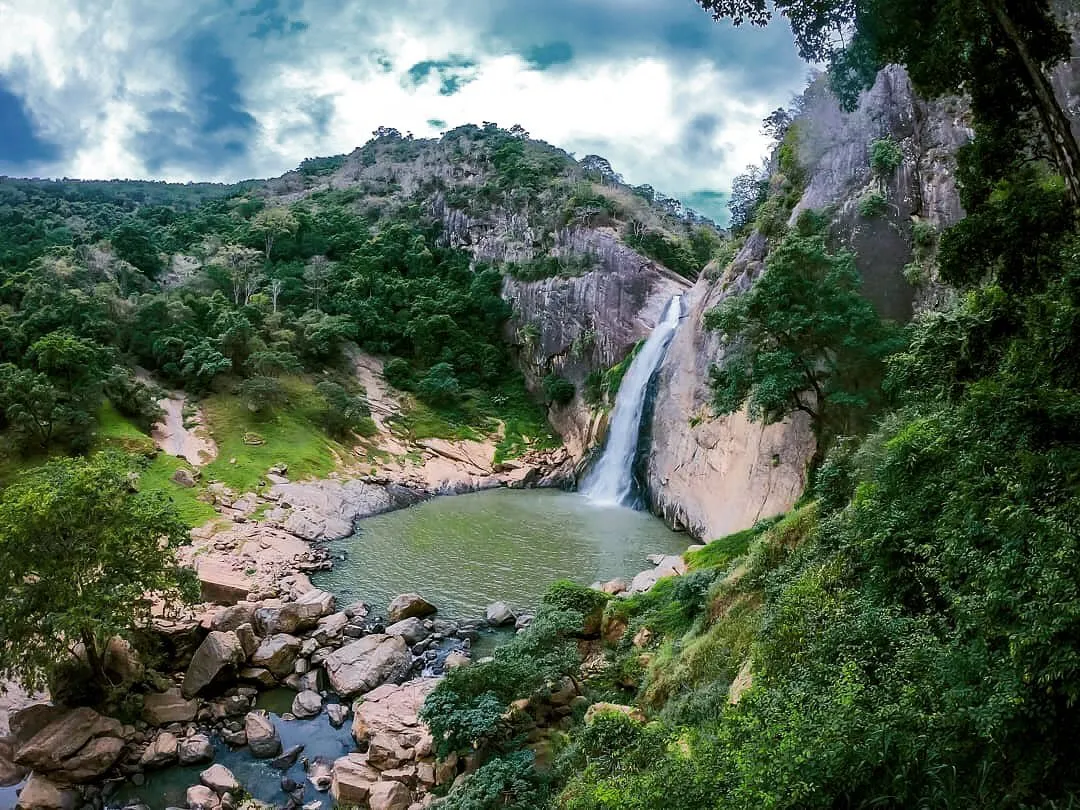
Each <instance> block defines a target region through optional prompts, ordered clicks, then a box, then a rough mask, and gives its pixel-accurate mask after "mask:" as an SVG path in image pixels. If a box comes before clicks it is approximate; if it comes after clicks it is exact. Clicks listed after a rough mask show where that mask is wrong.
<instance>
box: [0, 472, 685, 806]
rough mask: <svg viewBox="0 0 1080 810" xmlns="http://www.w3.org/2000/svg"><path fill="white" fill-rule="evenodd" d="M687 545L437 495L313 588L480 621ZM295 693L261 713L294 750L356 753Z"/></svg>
mask: <svg viewBox="0 0 1080 810" xmlns="http://www.w3.org/2000/svg"><path fill="white" fill-rule="evenodd" d="M686 544H687V539H686V536H685V535H680V534H677V533H675V532H672V531H670V530H669V529H668V528H667V527H666V526H665V525H664V524H663V523H662V522H661V521H659V520H658V519H656V518H655V517H653V516H652V515H649V514H648V513H645V512H635V511H633V510H631V509H626V508H623V507H608V506H598V505H595V504H593V503H591V502H590V501H588V500H587V499H586V498H584V497H582V496H580V495H576V494H569V493H565V492H558V491H553V490H526V491H513V490H505V489H500V490H490V491H487V492H478V493H473V494H469V495H457V496H453V497H442V498H435V499H433V500H430V501H427V502H425V503H423V504H420V505H418V506H414V507H411V508H409V509H404V510H401V511H398V512H391V513H388V514H385V515H379V516H376V517H373V518H367V519H365V520H363V521H361V522H360V523H359V524H358V526H357V532H356V534H354V535H353V536H352V537H350V538H347V539H346V540H343V541H341V542H339V543H337V544H335V546H334V551H335V552H336V553H340V552H345V553H346V555H347V556H346V559H345V560H344V561H339V562H336V563H335V567H334V570H333V571H330V572H327V573H325V574H320V575H319V576H318V577H317V578H316V579H315V582H316V584H317V585H318V586H319V587H322V588H325V589H327V590H329V591H332V592H333V593H334V594H335V595H336V596H337V598H338V604H339V605H345V604H348V603H349V602H352V601H355V600H359V599H362V600H364V601H365V602H368V603H370V604H372V605H373V606H374V608H375V611H376V612H377V613H384V612H385V610H386V606H387V605H388V604H389V602H390V600H391V599H393V597H394V596H396V595H398V594H400V593H405V592H408V591H416V592H418V593H421V594H423V595H424V596H425V597H426V598H427V599H428V600H430V601H431V602H432V603H433V604H435V605H436V606H438V608H439V613H440V614H441V615H443V616H445V617H448V618H461V619H468V618H477V617H480V616H482V615H483V613H484V609H485V608H486V606H487V605H488V604H489V603H491V602H493V601H496V600H503V601H506V602H508V603H509V604H511V605H512V606H513V607H515V608H517V609H519V610H532V609H533V608H535V607H536V605H537V604H538V603H539V601H540V598H541V597H542V596H543V594H544V592H545V591H546V590H547V588H548V586H549V585H551V583H553V582H555V581H556V580H559V579H573V580H575V581H577V582H581V583H583V584H589V583H591V582H594V581H596V580H608V579H612V578H614V577H620V576H621V577H627V578H629V577H632V576H633V575H634V574H636V573H638V572H639V571H642V570H644V569H646V568H648V567H649V563H648V561H647V560H646V559H645V558H646V556H647V555H649V554H673V553H680V552H682V551H683V550H685V548H686ZM507 635H508V634H502V635H500V636H496V635H493V634H484V635H483V636H481V639H480V640H479V642H478V643H477V644H476V645H475V646H474V649H473V654H474V656H475V655H483V654H486V653H487V652H489V651H490V649H491V647H492V646H493V645H494V644H496V643H498V638H502V637H506V636H507ZM292 695H293V693H292V692H287V691H284V690H274V691H271V692H266V693H263V694H262V695H260V698H259V705H260V707H262V708H266V709H268V710H269V711H271V712H272V713H273V714H272V716H273V720H274V724H275V725H276V726H277V728H278V730H279V732H280V734H281V738H282V742H283V744H284V746H285V747H286V748H288V747H290V746H292V745H297V744H303V745H304V746H305V750H304V755H305V756H307V757H310V758H312V759H314V758H315V757H325V758H328V759H331V760H332V759H336V758H337V757H339V756H342V755H344V754H345V753H348V752H349V751H352V750H354V747H355V746H354V743H353V740H352V736H351V734H350V726H351V721H350V722H349V723H346V725H345V726H344V728H341V729H334V728H332V727H331V726H330V724H329V722H328V720H327V717H326V715H325V714H322V715H320V716H319V717H318V718H315V719H313V720H293V721H285V720H282V719H281V717H280V714H281V713H283V712H284V711H287V710H288V707H289V705H290V703H291V701H292ZM215 747H216V749H217V757H216V760H215V761H217V762H220V763H221V764H223V765H225V766H226V767H227V768H229V769H231V770H232V771H233V773H234V774H235V775H236V778H237V779H238V780H239V781H240V783H241V784H242V785H243V786H244V788H245V789H246V790H247V791H248V792H250V793H251V794H252V795H253V796H255V797H256V798H258V799H261V800H263V801H268V802H272V803H277V804H281V803H282V802H283V801H284V800H285V798H286V796H285V794H284V793H282V790H281V784H280V782H281V778H282V776H288V777H290V778H292V779H294V780H295V781H296V782H298V783H301V784H304V787H305V795H304V801H305V802H310V801H322V802H323V806H324V807H329V805H330V801H329V797H328V796H327V795H326V794H319V793H316V792H315V790H314V788H313V787H312V786H311V784H310V783H305V775H304V770H303V766H302V764H300V763H297V764H296V765H293V766H292V767H291V768H289V770H288V771H286V772H282V771H277V770H274V769H273V768H272V767H270V765H269V763H268V762H267V761H265V760H254V759H252V758H251V756H250V754H249V753H248V751H247V749H241V750H239V751H230V750H229V749H228V747H227V746H225V745H224V744H223V743H221V742H220V741H216V743H215ZM204 767H206V766H198V767H188V768H180V767H173V768H167V769H164V770H161V771H157V772H153V773H150V774H149V775H148V779H147V782H146V784H145V785H142V786H141V787H136V786H134V785H131V784H127V785H125V786H124V787H122V788H121V789H120V790H119V791H118V792H117V794H116V795H115V796H113V797H112V798H111V799H110V802H109V804H110V806H112V807H123V806H124V805H125V804H126V803H128V802H134V801H136V800H139V801H142V802H145V803H146V804H147V805H148V806H149V807H150V808H151V810H164V808H166V807H170V806H182V805H183V800H184V792H185V790H186V789H187V787H188V785H193V784H196V783H198V781H199V772H200V771H201V770H202V769H203V768H204ZM0 806H3V804H2V802H0Z"/></svg>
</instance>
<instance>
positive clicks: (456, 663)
mask: <svg viewBox="0 0 1080 810" xmlns="http://www.w3.org/2000/svg"><path fill="white" fill-rule="evenodd" d="M471 663H472V660H471V659H470V658H469V656H467V655H465V653H463V652H458V651H457V650H453V651H452V652H451V653H450V654H449V655H448V656H446V661H444V662H443V667H444V668H445V669H447V670H452V669H461V667H467V666H468V665H469V664H471Z"/></svg>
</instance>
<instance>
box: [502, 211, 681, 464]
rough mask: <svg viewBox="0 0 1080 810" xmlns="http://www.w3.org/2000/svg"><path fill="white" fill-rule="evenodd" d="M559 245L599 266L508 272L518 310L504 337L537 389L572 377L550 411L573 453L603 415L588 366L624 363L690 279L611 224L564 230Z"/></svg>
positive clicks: (592, 436) (507, 292)
mask: <svg viewBox="0 0 1080 810" xmlns="http://www.w3.org/2000/svg"><path fill="white" fill-rule="evenodd" d="M559 239H560V245H561V247H560V250H564V251H566V252H567V253H576V254H579V255H584V254H588V255H592V256H595V257H596V258H597V260H598V262H599V267H598V268H597V269H595V270H592V271H591V272H588V273H585V274H584V275H581V276H572V277H554V278H548V279H544V280H542V281H533V282H523V281H517V280H515V279H513V278H510V277H508V278H507V279H506V282H505V283H504V285H503V297H504V298H505V299H506V300H507V301H508V302H509V303H510V304H511V306H512V307H513V309H514V315H513V317H512V318H511V320H510V322H509V324H508V326H507V339H508V340H510V342H511V343H512V344H513V345H514V346H515V347H516V349H517V352H518V359H519V364H520V365H521V367H522V368H523V370H524V371H525V375H526V380H527V382H528V383H529V385H530V387H531V388H532V389H533V390H536V391H539V390H540V388H541V382H542V380H543V378H544V377H545V376H546V375H547V374H549V373H556V374H559V375H561V376H563V377H566V378H567V379H568V380H570V381H571V382H573V383H574V385H575V386H576V388H577V391H576V393H575V396H574V399H573V400H572V401H571V402H570V403H569V404H567V405H563V406H553V407H552V408H551V409H550V410H549V413H548V417H549V419H550V420H551V423H552V425H553V426H554V427H555V429H556V430H558V431H559V434H560V435H561V436H562V438H563V441H564V442H565V443H566V446H567V449H568V450H569V451H570V454H571V455H572V456H573V457H574V458H575V459H580V458H581V457H582V455H583V454H584V452H585V451H586V450H587V449H588V448H589V447H591V446H592V445H593V444H594V443H595V442H596V439H597V432H598V420H597V418H596V416H595V415H594V413H593V410H592V408H591V407H590V406H589V405H588V404H587V403H586V402H585V401H584V398H583V396H582V386H583V384H584V382H585V379H586V377H587V376H588V374H589V372H590V371H593V370H595V369H607V368H610V367H611V366H614V365H616V364H617V363H619V362H620V361H621V360H622V359H623V358H625V357H626V355H627V354H629V352H630V351H631V349H633V347H634V345H635V344H636V343H637V342H638V341H639V340H643V339H644V338H646V337H648V335H649V333H650V332H651V331H652V330H653V327H655V326H656V324H657V322H658V321H659V320H660V318H661V317H662V316H663V313H664V308H665V307H666V306H667V303H668V301H670V300H671V298H672V296H674V295H678V294H679V293H681V292H683V291H684V290H685V289H686V288H687V287H688V286H689V282H688V281H687V280H686V279H683V278H681V277H680V276H677V275H675V274H674V273H672V272H671V271H669V270H667V269H666V268H664V267H662V266H660V265H658V264H656V263H655V262H653V261H650V260H649V259H646V258H644V257H642V256H641V255H639V254H638V253H635V252H634V251H633V250H631V249H630V248H628V247H626V246H625V245H624V244H622V242H620V241H619V240H618V239H617V237H616V234H615V233H614V232H613V231H608V230H604V229H598V230H575V231H566V232H562V233H560V236H559Z"/></svg>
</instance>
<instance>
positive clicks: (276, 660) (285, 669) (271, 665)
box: [251, 633, 302, 678]
mask: <svg viewBox="0 0 1080 810" xmlns="http://www.w3.org/2000/svg"><path fill="white" fill-rule="evenodd" d="M301 643H302V642H301V641H300V639H298V638H297V637H296V636H290V635H289V634H288V633H278V634H277V635H274V636H270V637H269V638H266V639H263V642H262V644H260V645H259V649H257V650H256V651H255V654H254V655H252V656H251V663H252V664H254V665H255V666H257V667H263V668H265V669H268V670H270V672H271V673H273V674H274V675H276V676H277V677H279V678H284V677H286V676H287V675H289V674H291V673H292V671H293V664H294V663H295V662H296V656H297V655H299V654H300V645H301Z"/></svg>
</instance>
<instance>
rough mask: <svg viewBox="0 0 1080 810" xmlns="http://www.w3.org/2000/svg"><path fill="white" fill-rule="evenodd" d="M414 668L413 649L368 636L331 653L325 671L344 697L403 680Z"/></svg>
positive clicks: (399, 641)
mask: <svg viewBox="0 0 1080 810" xmlns="http://www.w3.org/2000/svg"><path fill="white" fill-rule="evenodd" d="M411 666H412V656H411V655H410V654H409V648H408V647H407V646H406V644H405V642H404V641H403V640H402V639H400V638H395V637H392V636H385V635H371V636H365V637H364V638H362V639H360V640H359V641H354V642H353V643H352V644H348V645H346V646H344V647H342V648H341V649H340V650H337V651H335V652H333V653H331V654H330V655H329V656H327V658H326V662H325V663H324V668H325V669H326V673H327V675H328V676H329V678H330V684H331V685H332V686H333V688H334V691H335V692H337V693H338V694H339V695H341V696H342V697H351V696H352V695H356V694H359V693H362V692H368V691H370V690H372V689H375V688H376V687H378V686H380V685H382V684H384V683H386V682H388V681H393V682H397V681H400V680H402V679H403V678H404V677H405V675H406V674H407V673H408V671H409V668H410V667H411Z"/></svg>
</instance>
